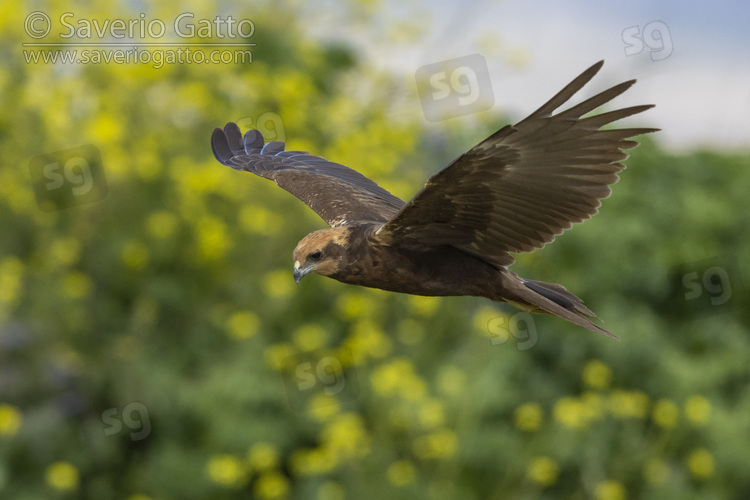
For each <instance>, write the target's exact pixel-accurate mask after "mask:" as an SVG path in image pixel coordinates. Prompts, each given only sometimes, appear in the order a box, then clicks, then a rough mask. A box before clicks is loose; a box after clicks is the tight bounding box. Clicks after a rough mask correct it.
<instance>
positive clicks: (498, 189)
mask: <svg viewBox="0 0 750 500" xmlns="http://www.w3.org/2000/svg"><path fill="white" fill-rule="evenodd" d="M601 65H602V62H599V63H597V64H595V65H594V66H592V67H591V68H589V69H588V70H587V71H585V72H584V73H583V74H581V75H580V76H579V77H578V78H576V79H575V80H573V82H571V83H570V84H569V85H567V86H566V87H565V88H564V89H563V90H562V91H560V92H559V93H558V94H557V95H555V97H553V98H552V99H551V100H550V101H548V102H547V103H546V104H545V105H543V106H542V107H541V108H539V109H538V110H537V111H535V112H534V113H532V114H531V115H530V116H529V117H528V118H526V119H525V120H523V121H521V122H519V123H518V124H516V125H515V126H510V125H508V126H506V127H504V128H502V129H500V130H499V131H497V132H496V133H494V134H493V135H491V136H490V137H488V138H487V139H486V140H484V141H482V142H481V143H480V144H478V145H477V146H475V147H473V148H472V149H470V150H469V151H468V152H466V153H465V154H463V155H461V156H460V157H459V158H457V159H456V160H455V161H453V162H452V163H451V164H449V165H448V166H447V167H445V168H444V169H443V170H441V171H439V172H438V173H437V174H435V175H434V176H433V177H432V178H430V179H429V180H428V181H427V183H426V184H425V186H424V188H423V189H422V190H421V191H420V192H419V193H418V194H417V195H416V196H415V197H414V198H412V200H411V201H409V202H408V203H406V202H404V201H402V200H400V199H399V198H396V197H395V196H393V195H392V194H390V193H389V192H387V191H386V190H384V189H383V188H381V187H380V186H378V185H377V184H376V183H374V182H373V181H371V180H370V179H367V178H366V177H364V176H363V175H361V174H360V173H358V172H356V171H354V170H352V169H350V168H348V167H345V166H343V165H339V164H336V163H332V162H328V161H326V160H324V159H323V158H320V157H317V156H311V155H309V154H307V153H303V152H299V151H285V150H284V144H283V143H279V142H270V143H267V144H265V143H264V141H263V137H262V135H261V134H260V133H259V132H258V131H254V130H251V131H248V132H247V133H246V134H245V135H244V137H243V136H242V134H241V132H240V130H239V128H238V127H237V125H235V124H234V123H230V124H228V125H227V126H226V127H225V128H224V129H223V130H222V129H216V130H215V131H214V135H213V137H212V141H211V144H212V148H213V151H214V155H215V156H216V158H217V159H218V160H219V161H221V162H222V163H224V164H226V165H229V166H231V167H232V168H235V169H238V170H248V171H251V172H253V173H255V174H257V175H260V176H262V177H266V178H269V179H273V180H275V181H276V183H277V184H278V185H279V186H281V187H282V188H284V189H286V190H287V191H289V192H291V193H292V194H294V195H295V196H297V197H298V198H299V199H301V200H302V201H304V202H305V203H306V204H307V205H308V206H309V207H310V208H312V209H313V210H314V211H315V212H316V213H318V215H320V216H321V217H322V218H323V219H325V220H326V221H327V222H328V224H329V225H330V226H331V227H330V228H328V229H322V230H319V231H315V232H313V233H311V234H309V235H307V236H306V237H304V238H303V239H302V240H301V241H300V242H299V244H298V245H297V248H295V250H294V254H293V258H294V261H295V262H294V277H295V280H297V282H299V280H300V279H302V278H303V277H304V276H305V275H306V274H308V273H315V274H320V275H323V276H328V277H330V278H333V279H336V280H338V281H341V282H343V283H348V284H351V285H359V286H365V287H371V288H380V289H382V290H387V291H392V292H401V293H408V294H413V295H427V296H455V295H473V296H479V297H486V298H488V299H491V300H494V301H497V302H509V303H511V304H513V305H514V306H516V307H519V308H520V309H522V310H525V311H528V312H540V313H547V314H553V315H556V316H559V317H561V318H563V319H566V320H568V321H570V322H572V323H575V324H577V325H580V326H583V327H584V328H588V329H589V330H592V331H596V332H599V333H604V334H606V335H608V336H610V337H614V338H617V337H616V336H614V335H613V334H611V333H610V332H608V331H607V330H605V329H603V328H602V327H600V326H599V325H597V324H595V323H594V322H592V321H591V320H590V319H589V317H596V315H595V314H594V313H593V312H592V311H591V310H590V309H588V308H587V307H586V306H585V305H583V301H581V299H579V298H578V297H576V296H575V295H573V294H572V293H570V292H568V291H567V290H566V289H565V288H564V287H563V286H562V285H558V284H555V283H546V282H541V281H533V280H527V279H523V278H520V277H519V276H518V275H516V274H515V273H513V272H512V271H510V270H508V269H507V266H508V265H510V264H512V263H513V262H514V259H513V257H511V256H510V253H511V252H530V251H533V250H535V249H536V248H541V247H543V246H544V245H545V244H547V243H549V242H551V241H552V240H553V239H554V237H555V236H556V235H558V234H560V233H562V232H563V231H564V230H566V229H568V228H570V227H571V226H572V224H573V223H577V222H582V221H583V220H585V219H587V218H589V217H591V216H592V215H594V214H595V213H596V212H597V209H598V207H599V206H600V205H601V202H600V200H601V199H602V198H606V197H607V196H609V194H610V193H611V191H610V188H609V185H610V184H613V183H615V182H617V180H618V176H617V172H618V171H620V170H622V169H623V168H625V167H624V166H623V165H622V164H621V163H618V162H620V161H622V160H624V159H625V158H627V155H626V154H625V153H623V152H622V151H621V149H627V148H632V147H634V146H635V145H637V143H636V142H634V141H631V140H627V139H628V138H630V137H632V136H634V135H638V134H643V133H647V132H652V131H654V130H655V129H647V128H638V129H609V130H601V127H602V126H603V125H606V124H608V123H611V122H612V121H615V120H618V119H620V118H624V117H626V116H630V115H633V114H636V113H640V112H641V111H644V110H646V109H648V108H650V107H651V106H634V107H630V108H624V109H620V110H616V111H611V112H609V113H603V114H599V115H594V116H591V117H587V118H582V115H584V114H586V113H588V112H590V111H592V110H593V109H595V108H596V107H598V106H600V105H601V104H604V103H606V102H608V101H609V100H611V99H612V98H614V97H616V96H618V95H619V94H621V93H622V92H624V91H625V90H627V88H629V87H630V86H631V85H632V84H633V83H634V81H630V82H625V83H622V84H620V85H617V86H615V87H612V88H610V89H608V90H606V91H604V92H602V93H600V94H598V95H596V96H594V97H592V98H590V99H588V100H586V101H584V102H582V103H580V104H578V105H576V106H574V107H572V108H570V109H568V110H566V111H563V112H560V113H558V114H556V115H555V114H553V111H554V110H555V109H557V108H558V107H559V106H560V105H562V104H563V103H564V102H566V101H567V100H568V99H569V98H570V97H571V96H572V95H573V94H574V93H575V92H576V91H578V90H579V89H580V88H581V87H582V86H583V85H584V84H585V83H587V82H588V81H589V80H590V79H591V78H592V77H593V76H594V75H595V74H596V72H597V71H598V70H599V69H600V68H601Z"/></svg>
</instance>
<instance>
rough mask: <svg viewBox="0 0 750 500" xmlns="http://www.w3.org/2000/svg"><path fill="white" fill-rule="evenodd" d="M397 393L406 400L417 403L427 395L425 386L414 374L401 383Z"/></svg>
mask: <svg viewBox="0 0 750 500" xmlns="http://www.w3.org/2000/svg"><path fill="white" fill-rule="evenodd" d="M399 393H400V395H401V397H402V398H404V399H406V400H409V401H419V400H420V399H422V398H424V397H425V396H426V395H427V384H426V383H425V381H424V380H423V379H422V378H421V377H420V376H419V375H417V374H416V373H415V374H413V375H412V376H411V377H408V378H406V379H404V380H403V381H402V383H401V386H400V387H399Z"/></svg>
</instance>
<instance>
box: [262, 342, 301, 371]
mask: <svg viewBox="0 0 750 500" xmlns="http://www.w3.org/2000/svg"><path fill="white" fill-rule="evenodd" d="M296 352H297V351H296V350H295V349H294V346H292V345H291V344H289V343H287V342H279V343H277V344H273V345H270V346H268V347H266V349H265V350H264V351H263V357H264V358H265V360H266V363H267V364H268V365H269V366H270V367H271V368H273V369H274V370H282V369H283V368H284V367H285V366H286V363H287V362H288V360H289V358H290V357H291V356H294V354H295V353H296Z"/></svg>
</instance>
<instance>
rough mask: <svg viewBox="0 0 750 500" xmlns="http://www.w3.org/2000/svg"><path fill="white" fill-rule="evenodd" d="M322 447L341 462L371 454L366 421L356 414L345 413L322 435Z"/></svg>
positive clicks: (324, 430)
mask: <svg viewBox="0 0 750 500" xmlns="http://www.w3.org/2000/svg"><path fill="white" fill-rule="evenodd" d="M321 441H322V446H323V447H324V448H326V449H328V450H330V451H331V452H332V453H333V454H334V455H335V456H336V457H337V458H338V459H339V460H345V459H347V458H350V457H361V456H364V455H367V454H368V453H370V436H369V435H368V434H367V430H366V429H365V424H364V420H363V419H362V417H361V416H360V415H358V414H356V413H344V414H341V415H338V416H336V418H335V419H334V420H333V421H332V422H331V423H330V424H328V425H327V426H326V427H325V428H324V429H323V432H322V433H321Z"/></svg>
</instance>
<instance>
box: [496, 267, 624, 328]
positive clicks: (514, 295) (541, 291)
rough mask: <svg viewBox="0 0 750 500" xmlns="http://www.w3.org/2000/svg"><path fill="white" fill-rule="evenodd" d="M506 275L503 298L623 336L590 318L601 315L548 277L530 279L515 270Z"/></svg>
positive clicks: (537, 310) (531, 308)
mask: <svg viewBox="0 0 750 500" xmlns="http://www.w3.org/2000/svg"><path fill="white" fill-rule="evenodd" d="M504 276H505V280H504V281H505V283H504V289H505V292H506V294H505V297H504V300H506V301H507V302H510V303H511V304H513V305H515V306H517V307H519V308H521V309H523V310H526V311H530V312H544V313H547V314H552V315H553V316H558V317H560V318H562V319H565V320H567V321H570V322H571V323H573V324H576V325H578V326H582V327H583V328H586V329H588V330H591V331H592V332H597V333H601V334H604V335H606V336H608V337H611V338H613V339H615V340H620V338H619V337H618V336H617V335H615V334H613V333H611V332H609V331H607V330H605V329H604V328H602V327H601V326H599V325H597V324H596V323H594V322H593V321H591V319H589V317H591V318H595V319H599V318H598V317H597V316H596V314H594V312H593V311H592V310H591V309H589V308H588V307H586V306H585V305H584V304H583V301H582V300H581V299H580V298H578V297H577V296H576V295H574V294H572V293H570V292H569V291H568V290H567V289H566V288H565V287H564V286H562V285H558V284H557V283H547V282H545V281H534V280H527V279H523V278H519V277H518V276H517V275H515V274H512V273H508V274H505V275H504Z"/></svg>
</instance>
